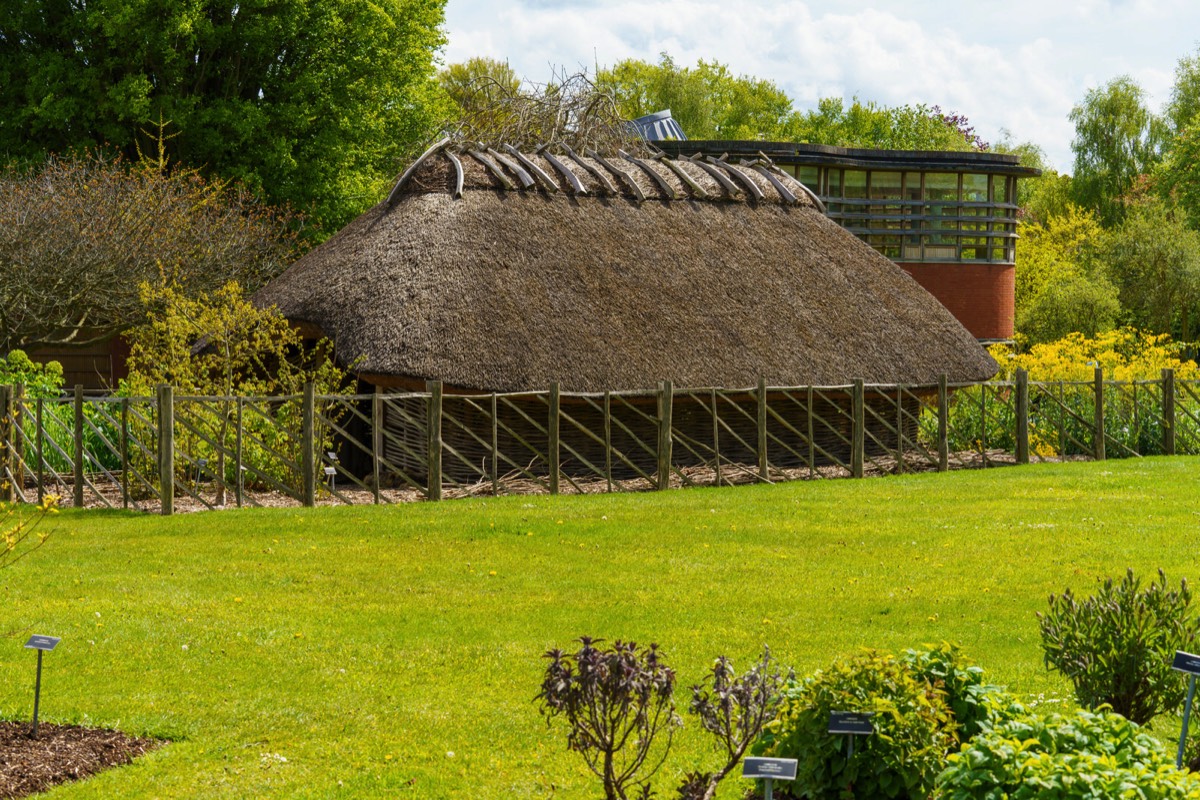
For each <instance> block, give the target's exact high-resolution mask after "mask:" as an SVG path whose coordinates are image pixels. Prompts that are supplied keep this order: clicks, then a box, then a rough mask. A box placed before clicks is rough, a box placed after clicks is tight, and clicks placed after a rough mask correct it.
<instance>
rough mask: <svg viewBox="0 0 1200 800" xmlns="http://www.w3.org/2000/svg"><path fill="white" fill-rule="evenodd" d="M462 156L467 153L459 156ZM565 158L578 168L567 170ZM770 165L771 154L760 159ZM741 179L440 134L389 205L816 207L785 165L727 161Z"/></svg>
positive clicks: (667, 163)
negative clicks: (488, 195) (486, 193)
mask: <svg viewBox="0 0 1200 800" xmlns="http://www.w3.org/2000/svg"><path fill="white" fill-rule="evenodd" d="M463 155H466V156H470V157H469V158H462V156H463ZM566 162H573V163H575V164H576V165H578V166H579V167H580V169H578V170H572V169H570V168H569V167H567V166H566ZM764 163H766V164H770V162H769V160H768V161H766V162H764ZM722 167H723V168H724V169H725V170H726V171H727V172H736V173H737V177H738V178H739V179H740V182H741V183H742V184H743V185H746V184H747V182H751V183H753V184H755V186H756V187H757V188H758V189H759V191H751V192H740V191H735V192H731V191H729V183H728V181H727V180H723V178H724V176H720V177H716V176H715V175H714V172H715V170H713V169H709V168H707V165H703V166H702V165H700V164H696V163H694V162H693V161H691V160H690V159H687V158H679V159H670V158H666V157H664V156H662V155H658V156H650V157H646V158H638V157H635V156H633V155H631V154H629V153H625V152H619V153H617V154H613V155H611V156H605V155H601V154H598V153H589V154H588V156H587V157H584V156H580V155H578V154H577V153H575V152H573V151H570V150H566V149H564V152H563V154H562V156H561V157H558V156H557V155H556V154H554V153H552V152H551V151H550V149H549V148H546V147H542V148H539V149H538V150H537V152H534V153H523V152H521V151H519V150H517V149H516V148H515V147H512V146H511V145H502V146H501V147H499V148H483V147H482V146H479V147H459V146H458V145H455V144H454V143H453V142H452V141H451V140H450V139H448V138H447V139H443V140H441V141H440V142H438V143H436V144H434V145H433V146H432V147H430V148H429V149H428V150H426V151H425V152H424V153H423V154H422V155H421V157H420V158H418V159H417V160H416V161H414V162H413V163H412V165H410V166H409V167H408V169H406V170H405V171H404V173H403V174H402V175H401V176H400V177H399V179H398V180H397V181H396V183H395V185H394V186H393V188H392V191H391V193H390V194H389V195H388V200H387V205H388V207H389V208H390V207H392V206H394V205H395V204H396V203H397V202H399V200H400V199H401V198H402V197H404V196H405V195H408V194H429V193H432V192H448V193H450V194H455V195H457V194H461V193H462V192H464V191H472V190H502V191H513V190H517V191H523V192H540V193H543V194H559V193H564V194H567V195H570V196H572V197H577V196H580V195H591V196H611V195H614V194H616V195H618V196H624V197H630V198H633V199H635V200H638V201H642V200H664V201H670V200H698V201H705V202H741V201H743V200H745V199H746V198H747V197H748V198H750V199H752V200H755V201H756V202H769V203H779V204H784V205H813V204H814V203H813V200H812V197H811V195H812V193H811V192H808V191H807V190H806V189H805V188H804V185H803V184H801V183H800V182H799V181H797V180H796V179H795V178H793V177H792V176H790V175H788V174H787V173H784V172H783V171H773V172H770V173H768V172H767V171H766V170H763V169H761V168H760V167H761V165H759V164H757V163H756V164H755V165H753V166H751V165H746V164H732V163H725V164H722Z"/></svg>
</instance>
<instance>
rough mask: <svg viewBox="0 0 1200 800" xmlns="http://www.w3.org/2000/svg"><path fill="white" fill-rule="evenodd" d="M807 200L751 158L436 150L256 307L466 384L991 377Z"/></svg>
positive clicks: (919, 299) (373, 364)
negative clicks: (733, 161)
mask: <svg viewBox="0 0 1200 800" xmlns="http://www.w3.org/2000/svg"><path fill="white" fill-rule="evenodd" d="M592 155H594V154H592ZM489 162H490V163H489ZM534 167H536V169H534ZM539 172H540V173H541V174H538V173H539ZM568 172H569V173H570V174H569V175H568ZM622 173H623V174H622ZM651 173H653V174H651ZM551 185H553V187H554V188H553V189H550V188H549V187H550V186H551ZM635 185H636V188H635ZM460 186H461V191H460ZM523 186H524V188H522V187H523ZM639 194H640V195H641V196H642V197H643V198H644V199H639V197H638V195H639ZM672 195H673V196H674V198H675V199H667V198H668V197H669V196H672ZM814 202H815V200H814V198H812V197H811V195H810V194H809V193H808V192H807V190H806V189H805V188H804V187H803V186H802V185H801V184H799V183H798V182H797V181H795V180H794V179H793V178H791V177H789V176H787V175H786V174H785V173H783V172H782V171H779V170H774V169H773V167H772V166H771V165H769V163H768V162H755V163H753V164H750V165H747V164H746V163H745V162H743V163H742V164H741V165H738V166H734V165H730V164H727V163H724V162H716V161H711V160H710V161H709V162H707V163H705V164H703V165H701V164H700V163H697V162H696V161H691V160H687V159H682V160H676V161H673V162H667V161H665V160H654V159H643V160H641V161H635V160H633V157H632V156H630V157H623V156H614V157H612V158H605V159H599V158H598V157H589V158H583V157H580V156H576V155H575V154H574V153H567V154H562V155H557V156H545V155H532V154H521V155H519V156H518V155H517V154H516V151H511V150H510V151H509V152H504V153H497V152H496V151H490V154H489V153H481V152H479V151H475V154H472V153H469V152H463V151H457V152H456V151H453V150H451V149H449V148H447V147H446V146H445V145H444V144H443V145H442V146H441V147H440V148H432V149H431V151H430V153H427V154H426V156H425V157H422V159H421V160H420V162H419V163H417V164H415V165H414V167H413V168H410V170H409V171H407V172H406V173H405V175H404V176H403V177H402V179H401V180H400V182H399V183H398V184H397V186H396V189H395V190H394V191H393V193H392V196H391V197H390V198H389V200H388V201H385V202H383V203H380V204H379V205H377V206H376V207H375V208H373V209H371V210H370V211H368V212H367V213H365V214H363V215H362V216H361V217H359V218H358V219H357V220H355V221H354V222H352V223H351V224H350V225H348V226H347V227H346V228H345V229H344V230H342V231H341V232H339V233H338V234H337V235H335V236H334V237H332V238H331V239H329V240H328V241H327V242H325V243H324V244H322V245H321V246H320V247H318V248H316V249H315V250H313V251H312V252H310V253H308V254H307V255H305V256H304V257H303V258H301V259H300V260H299V261H297V262H296V263H295V264H293V265H292V266H291V267H290V268H289V269H288V270H287V271H286V272H285V273H284V274H283V275H281V276H280V277H279V278H277V279H276V280H274V281H273V282H272V283H270V284H269V285H268V286H267V287H265V288H264V289H262V290H261V291H260V292H259V293H258V294H257V295H256V296H255V299H256V301H257V302H258V303H260V304H264V305H265V304H275V305H278V307H279V308H280V309H281V310H282V311H283V313H284V314H285V315H286V316H287V317H288V318H289V319H291V320H293V321H295V322H297V323H303V324H305V325H306V326H308V327H309V328H310V329H312V328H315V329H319V331H320V332H323V333H324V334H325V335H327V336H329V337H330V338H331V339H332V340H333V341H334V343H335V347H336V351H337V353H338V354H339V358H340V359H341V360H342V361H343V362H345V363H351V362H355V361H356V360H357V369H358V370H359V371H360V372H361V373H363V374H366V375H367V376H371V377H374V378H376V379H378V378H380V376H392V377H394V378H397V379H402V380H404V379H406V380H409V381H422V380H427V379H438V380H441V381H443V382H444V383H446V384H447V385H450V386H456V387H462V388H470V389H478V390H486V391H520V390H533V389H544V388H545V387H547V386H548V385H549V384H550V383H551V382H554V381H558V382H560V384H561V386H562V389H563V390H564V391H603V390H607V389H612V390H617V389H637V388H650V387H653V386H654V385H655V384H656V383H657V382H658V381H659V380H663V379H670V380H672V381H674V382H675V385H677V386H727V387H736V386H750V385H753V384H755V383H757V381H758V379H759V377H760V376H761V377H763V378H765V379H766V380H767V381H768V383H770V384H771V385H779V386H784V385H787V386H801V385H810V384H815V385H830V384H840V383H845V382H848V381H850V380H851V379H853V378H862V379H864V380H866V381H867V382H868V383H898V382H899V383H906V384H913V385H926V386H928V385H932V384H935V383H936V382H937V380H938V376H939V375H941V374H942V373H945V374H947V375H948V376H949V378H950V380H951V381H952V382H959V381H976V380H985V379H987V378H989V377H991V376H992V375H993V374H994V373H995V371H996V364H995V362H993V361H992V359H991V358H990V357H989V356H988V355H987V353H986V352H985V351H984V350H983V349H982V348H981V347H980V346H979V345H978V344H977V343H976V341H975V340H974V339H973V338H972V337H971V335H970V334H969V333H968V332H967V331H966V330H965V329H964V328H963V327H962V325H961V324H959V322H958V321H957V320H955V318H954V317H953V316H952V315H951V314H950V312H948V311H947V310H946V309H945V308H943V307H942V306H941V305H940V304H939V303H938V302H937V301H936V300H935V299H934V298H933V297H932V296H931V295H929V294H928V293H927V292H926V291H925V290H924V289H922V288H921V287H920V286H918V285H917V283H916V282H915V281H913V280H912V279H911V278H909V277H908V275H906V274H905V273H904V272H903V271H902V270H901V269H900V268H899V267H897V266H896V265H895V264H893V263H892V262H891V261H889V260H888V259H886V258H884V257H883V256H882V255H880V254H878V253H876V252H875V251H874V250H872V249H871V248H869V247H868V246H867V245H865V244H863V243H862V242H860V241H859V240H858V239H856V238H855V237H854V236H853V235H851V234H849V233H847V232H846V231H845V230H843V229H842V228H841V227H839V226H838V225H837V224H836V223H834V222H832V221H830V220H829V219H828V218H827V217H826V216H825V215H824V214H823V213H822V212H821V211H820V210H818V209H817V208H816V207H815V206H814Z"/></svg>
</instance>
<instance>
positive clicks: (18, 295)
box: [0, 154, 297, 353]
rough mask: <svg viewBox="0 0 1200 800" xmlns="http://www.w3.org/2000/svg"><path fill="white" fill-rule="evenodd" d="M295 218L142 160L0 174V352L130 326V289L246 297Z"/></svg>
mask: <svg viewBox="0 0 1200 800" xmlns="http://www.w3.org/2000/svg"><path fill="white" fill-rule="evenodd" d="M296 227H297V226H296V218H295V217H294V216H292V215H291V214H289V213H288V212H285V211H278V210H272V209H269V208H265V207H263V206H262V205H260V204H259V203H258V202H256V201H255V199H254V198H253V197H252V196H251V195H250V194H249V193H248V192H246V191H243V190H241V189H238V188H236V187H233V186H230V185H227V184H222V183H210V182H207V181H205V180H204V179H203V178H201V177H200V176H199V175H198V174H197V173H196V172H194V171H192V170H186V169H170V168H168V167H167V166H165V164H163V163H161V162H159V163H156V162H155V161H154V160H153V159H151V160H148V161H145V162H143V163H139V164H129V163H126V162H123V161H121V160H120V159H114V158H109V157H107V156H102V155H96V154H91V155H82V156H71V157H59V158H51V159H49V160H48V161H46V162H45V163H44V164H42V165H41V166H39V167H36V168H33V169H18V168H15V167H10V168H8V169H0V353H5V352H7V351H9V350H11V349H13V348H29V347H36V346H39V345H85V344H89V343H92V342H96V341H102V340H104V339H106V338H108V337H110V336H112V335H113V334H114V333H118V332H120V331H122V330H124V329H126V328H128V327H130V326H132V325H135V324H137V323H139V322H141V321H142V320H143V319H144V317H145V312H144V309H143V308H142V305H141V302H140V300H139V298H138V286H139V285H140V284H141V283H143V282H150V283H153V284H161V283H164V282H165V283H173V284H176V285H178V286H181V287H183V289H184V291H186V292H192V291H195V292H201V291H211V290H214V289H216V288H218V287H220V286H222V285H224V284H225V283H226V282H228V281H230V280H236V281H238V282H240V283H241V284H242V285H243V286H245V287H246V288H247V290H249V291H253V290H254V289H256V288H257V287H259V286H261V285H262V284H263V283H265V282H266V281H267V280H269V279H270V278H272V277H274V276H275V275H276V274H278V273H279V272H280V271H282V269H283V268H284V267H285V266H286V265H287V264H288V263H289V261H290V259H291V258H292V257H293V256H294V255H295V253H296V249H297V237H296Z"/></svg>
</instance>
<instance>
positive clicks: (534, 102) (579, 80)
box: [445, 65, 649, 154]
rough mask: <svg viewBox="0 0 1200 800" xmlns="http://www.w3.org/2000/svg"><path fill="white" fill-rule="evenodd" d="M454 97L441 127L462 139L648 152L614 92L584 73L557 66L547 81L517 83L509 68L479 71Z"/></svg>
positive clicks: (493, 143) (522, 145)
mask: <svg viewBox="0 0 1200 800" xmlns="http://www.w3.org/2000/svg"><path fill="white" fill-rule="evenodd" d="M503 66H507V65H503ZM454 99H455V101H456V102H455V105H456V107H457V108H456V114H457V117H456V118H455V119H451V120H448V121H447V122H446V124H445V129H446V131H447V132H448V133H449V135H450V137H451V138H452V139H453V140H455V141H457V142H461V143H464V144H468V143H475V142H483V143H485V144H487V145H491V146H498V145H500V144H511V145H513V146H514V147H517V148H519V149H522V150H535V149H537V148H538V147H541V146H547V147H550V148H555V147H556V146H561V145H566V146H568V147H570V148H572V149H574V150H577V151H579V152H585V151H586V150H587V149H589V148H592V149H595V150H597V151H598V152H601V153H615V152H617V150H619V149H624V150H626V151H629V152H635V153H642V154H647V153H649V146H648V145H647V144H646V142H645V141H644V140H643V139H642V138H641V137H640V136H638V134H637V132H636V131H635V130H634V129H633V127H632V126H631V125H630V124H629V122H628V120H625V119H624V118H623V117H622V116H621V114H620V112H619V111H618V110H617V102H616V98H615V97H614V95H613V94H612V92H611V91H609V90H607V89H604V88H602V87H600V86H598V85H597V84H596V83H595V81H593V80H592V79H591V78H590V77H589V76H588V74H587V73H586V72H575V73H572V74H565V72H562V71H556V73H555V74H554V75H553V77H552V78H551V80H550V81H549V82H548V83H545V84H521V83H519V82H516V81H514V80H512V75H511V71H507V72H505V71H497V72H496V73H495V74H491V73H489V72H487V71H486V70H479V71H478V73H477V74H473V75H471V76H470V79H469V81H467V82H466V83H465V85H463V86H461V87H459V90H458V91H457V92H455V93H454Z"/></svg>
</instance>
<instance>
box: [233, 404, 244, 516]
mask: <svg viewBox="0 0 1200 800" xmlns="http://www.w3.org/2000/svg"><path fill="white" fill-rule="evenodd" d="M244 405H245V400H244V399H243V398H241V397H239V398H238V399H237V412H236V413H237V423H236V426H235V427H234V431H233V447H234V451H235V452H234V454H233V460H234V462H235V463H234V465H233V471H234V480H235V484H234V485H235V487H236V488H235V489H234V499H235V500H236V501H237V507H238V508H241V507H242V503H243V502H245V497H244V495H245V492H246V468H245V467H244V466H243V465H242V415H243V413H244V411H245V409H244V408H243V406H244Z"/></svg>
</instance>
